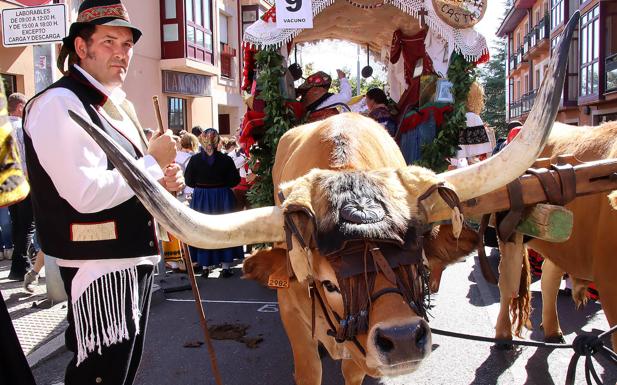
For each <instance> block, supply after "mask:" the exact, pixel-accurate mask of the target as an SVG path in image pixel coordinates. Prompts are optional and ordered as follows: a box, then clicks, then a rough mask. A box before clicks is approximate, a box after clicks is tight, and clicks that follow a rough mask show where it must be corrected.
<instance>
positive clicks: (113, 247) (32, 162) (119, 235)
mask: <svg viewBox="0 0 617 385" xmlns="http://www.w3.org/2000/svg"><path fill="white" fill-rule="evenodd" d="M52 88H66V89H68V90H70V91H72V92H73V93H74V94H75V95H77V97H78V98H79V100H80V101H81V102H82V103H83V105H84V109H85V111H87V113H88V115H89V116H90V118H91V119H92V121H93V122H94V123H95V124H96V125H97V126H99V127H100V128H101V129H103V131H105V132H106V133H107V134H108V135H110V136H111V137H112V139H113V140H114V141H115V142H116V143H117V144H119V145H120V146H121V147H122V148H124V149H125V150H126V151H128V152H129V154H131V156H133V157H135V158H136V159H137V158H139V157H141V156H143V154H141V151H140V150H139V149H137V148H135V146H134V145H133V144H132V143H131V142H130V141H129V140H128V139H126V138H125V137H124V136H123V135H122V134H120V133H119V132H118V131H117V130H116V129H114V128H113V127H112V126H111V125H110V124H109V123H108V122H107V121H106V120H105V119H101V118H100V117H99V115H98V114H96V113H95V112H94V110H93V108H92V107H91V105H92V106H102V105H103V104H104V103H105V101H106V97H105V95H103V94H102V93H101V92H100V91H99V90H97V89H96V88H95V87H94V86H93V85H92V84H90V83H89V82H88V80H87V79H86V78H85V77H84V76H83V75H82V74H81V73H80V72H79V71H78V70H76V69H75V68H71V70H70V72H69V75H67V76H64V77H63V78H61V79H60V80H58V81H57V82H55V83H54V84H52V85H51V86H49V87H48V88H47V89H46V90H44V91H43V92H41V93H40V94H42V93H44V92H45V91H47V90H49V89H52ZM40 94H38V95H36V96H35V97H34V98H32V99H31V101H32V100H36V99H37V97H38V96H39V95H40ZM28 108H29V106H26V108H25V109H24V111H26V112H25V113H24V126H25V125H26V122H27V119H28V116H27V111H28ZM77 112H80V111H77ZM81 112H83V111H81ZM59 118H61V119H70V117H69V116H68V113H67V114H64V116H60V117H59ZM47 129H49V130H53V129H54V125H53V122H48V126H47ZM24 142H25V147H26V164H27V167H28V178H29V181H30V185H31V194H32V205H33V209H34V217H35V220H36V228H37V232H38V236H39V241H40V244H41V248H42V249H43V252H45V254H48V255H51V256H54V257H58V258H62V259H71V260H84V259H109V258H132V257H142V256H148V255H156V254H158V253H159V251H158V241H157V239H156V234H155V224H154V220H153V219H152V216H151V215H150V214H149V213H148V211H146V209H145V208H144V206H143V205H142V204H141V202H139V200H138V199H137V198H136V197H132V198H131V199H129V200H128V201H126V202H124V203H122V204H120V205H118V206H116V207H113V208H110V209H107V210H103V211H100V212H97V213H89V214H84V213H80V212H78V211H76V210H75V209H74V208H73V207H72V206H71V205H70V204H69V203H68V202H67V201H66V200H65V199H63V198H61V197H60V195H59V194H58V190H56V188H55V187H54V184H53V182H52V180H51V178H50V177H49V175H48V174H47V173H46V172H45V170H44V169H43V167H42V166H41V163H40V162H39V158H38V156H37V154H36V152H35V151H34V147H33V146H32V140H31V139H30V136H29V135H28V134H25V135H24ZM47 145H49V146H53V145H54V144H53V143H48V144H47ZM57 150H58V151H77V150H79V149H70V148H58V149H57ZM107 167H108V169H109V170H111V169H113V166H112V165H111V164H110V163H109V161H108V166H107ZM67 172H72V171H71V170H67Z"/></svg>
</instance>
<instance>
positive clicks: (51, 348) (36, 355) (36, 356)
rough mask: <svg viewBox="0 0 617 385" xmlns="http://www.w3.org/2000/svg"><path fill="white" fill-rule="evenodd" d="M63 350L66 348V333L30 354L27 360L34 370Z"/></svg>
mask: <svg viewBox="0 0 617 385" xmlns="http://www.w3.org/2000/svg"><path fill="white" fill-rule="evenodd" d="M62 348H64V332H62V333H60V334H58V335H57V336H55V337H54V338H52V339H51V341H49V342H47V343H46V344H45V345H43V346H41V347H40V348H38V349H36V350H35V351H33V352H32V353H30V354H28V356H27V357H26V359H27V360H28V364H29V365H30V367H31V368H33V367H34V366H36V365H37V364H39V363H40V362H42V361H44V360H45V359H46V358H48V357H50V356H51V355H53V354H54V353H56V352H57V351H58V350H60V349H62Z"/></svg>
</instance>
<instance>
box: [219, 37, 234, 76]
mask: <svg viewBox="0 0 617 385" xmlns="http://www.w3.org/2000/svg"><path fill="white" fill-rule="evenodd" d="M235 56H236V49H235V48H232V47H231V46H230V45H229V44H225V43H221V76H223V77H226V78H228V79H233V59H234V57H235Z"/></svg>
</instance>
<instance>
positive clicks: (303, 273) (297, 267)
mask: <svg viewBox="0 0 617 385" xmlns="http://www.w3.org/2000/svg"><path fill="white" fill-rule="evenodd" d="M318 173H319V171H317V170H313V171H311V172H309V173H308V174H306V175H305V176H303V177H300V178H298V179H295V180H293V181H290V182H286V183H283V184H281V185H280V186H279V191H280V194H279V199H280V200H281V206H282V207H283V211H284V215H285V230H286V231H287V249H288V250H287V252H288V255H289V264H290V265H291V269H292V270H293V273H294V275H295V276H296V278H297V279H298V281H301V282H303V281H305V280H307V279H309V278H310V277H312V276H313V255H312V253H311V248H312V247H313V245H314V234H315V230H316V223H315V211H314V209H313V202H312V199H313V187H314V185H315V183H317V182H316V177H317V176H318Z"/></svg>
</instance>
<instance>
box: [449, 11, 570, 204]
mask: <svg viewBox="0 0 617 385" xmlns="http://www.w3.org/2000/svg"><path fill="white" fill-rule="evenodd" d="M579 16H580V14H579V12H578V11H577V12H575V13H574V15H573V16H572V18H571V19H570V21H569V22H568V25H567V26H566V28H565V30H564V33H563V34H562V37H561V41H560V43H559V46H558V47H557V49H556V51H555V53H554V55H553V58H552V59H551V62H550V65H549V71H548V73H547V75H546V78H545V79H544V81H543V82H542V87H541V88H540V91H539V94H538V96H537V97H536V100H535V102H534V104H533V108H532V109H531V112H530V113H529V117H528V118H527V120H526V121H525V124H524V125H523V127H522V128H521V131H520V132H519V134H518V135H517V136H516V138H515V139H514V140H513V141H512V142H511V143H510V144H508V145H507V146H506V147H505V148H504V149H503V150H502V151H501V152H500V153H499V154H498V155H496V156H493V157H491V158H489V159H487V160H485V161H483V162H479V163H476V164H474V165H471V166H469V167H465V168H461V169H456V170H452V171H447V172H445V173H442V174H441V175H440V176H441V177H442V178H443V179H445V180H446V181H447V182H449V183H451V184H452V185H453V186H454V187H455V189H456V192H457V193H458V195H459V198H460V199H461V201H465V200H467V199H471V198H473V197H477V196H480V195H483V194H486V193H489V192H491V191H493V190H496V189H498V188H500V187H503V186H505V185H506V184H508V183H510V182H512V181H513V180H514V179H516V178H518V177H519V176H521V175H522V174H523V173H524V172H525V171H526V170H527V169H528V168H529V167H530V166H531V165H532V164H533V162H535V160H536V159H537V157H538V155H540V152H541V151H542V149H543V148H544V145H545V143H546V140H547V139H548V136H549V134H550V132H551V128H552V126H553V123H554V121H555V117H556V116H557V112H558V110H559V102H560V99H561V93H562V90H563V84H564V80H565V75H566V63H567V61H568V51H569V49H570V41H571V40H572V34H573V33H574V29H575V28H576V26H578V20H579Z"/></svg>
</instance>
